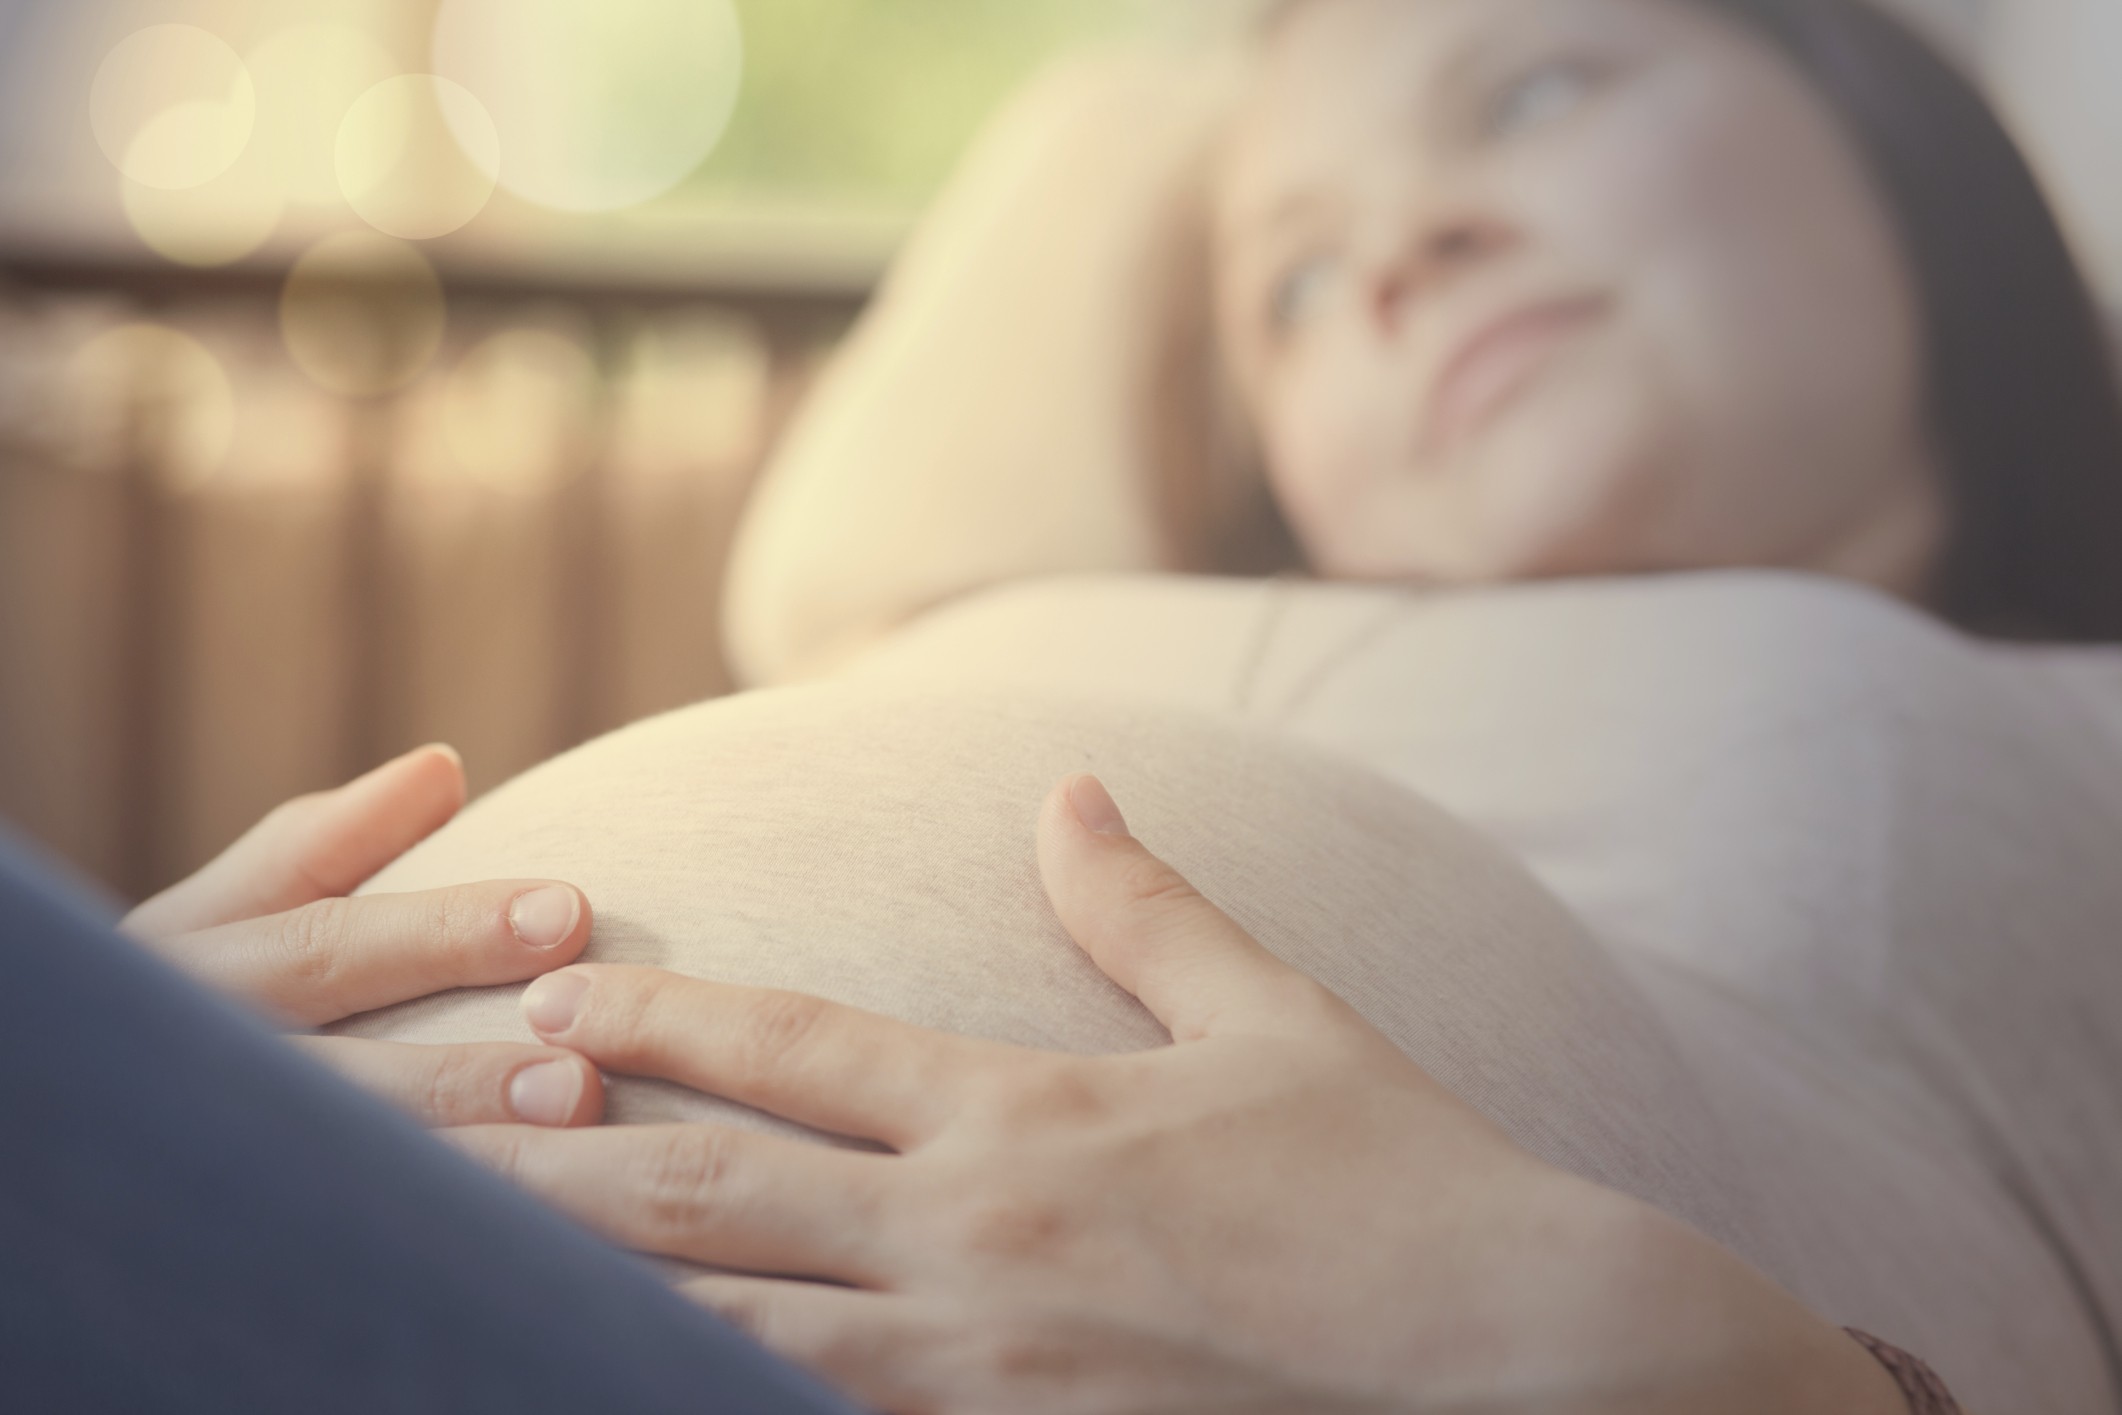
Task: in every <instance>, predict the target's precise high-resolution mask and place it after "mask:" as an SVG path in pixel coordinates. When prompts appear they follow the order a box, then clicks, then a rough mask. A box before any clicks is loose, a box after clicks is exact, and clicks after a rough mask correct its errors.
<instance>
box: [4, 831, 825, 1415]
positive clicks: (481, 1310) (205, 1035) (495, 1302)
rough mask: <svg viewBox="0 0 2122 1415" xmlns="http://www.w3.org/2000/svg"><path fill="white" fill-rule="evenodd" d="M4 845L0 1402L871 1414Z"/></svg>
mask: <svg viewBox="0 0 2122 1415" xmlns="http://www.w3.org/2000/svg"><path fill="white" fill-rule="evenodd" d="M43 873H44V872H42V871H40V870H39V869H38V868H37V867H36V866H35V865H33V864H32V863H30V862H29V861H28V859H27V858H26V857H25V855H24V854H23V853H21V852H20V851H11V850H10V849H9V848H8V846H7V842H6V841H5V840H4V839H0V997H4V999H5V1003H4V1007H0V1408H4V1409H6V1410H8V1411H10V1412H16V1413H17V1415H32V1412H40V1415H41V1412H45V1411H52V1412H65V1413H66V1415H96V1412H103V1411H112V1412H119V1411H123V1412H128V1415H141V1413H142V1412H162V1411H171V1412H175V1411H199V1412H212V1415H249V1412H260V1415H262V1413H263V1412H305V1415H308V1413H309V1412H316V1413H317V1415H325V1413H326V1412H337V1411H345V1412H348V1415H354V1413H355V1412H359V1415H383V1413H384V1412H398V1411H405V1412H416V1411H451V1412H481V1411H494V1412H507V1415H542V1413H543V1412H554V1413H555V1415H558V1412H569V1415H579V1412H599V1415H602V1412H632V1411H639V1412H663V1411H670V1412H677V1411H685V1412H690V1413H691V1415H699V1412H715V1415H721V1413H722V1412H727V1413H728V1415H751V1413H752V1412H758V1415H768V1413H769V1412H771V1415H810V1412H818V1413H819V1415H825V1412H832V1415H848V1412H851V1411H852V1409H853V1407H851V1406H849V1405H847V1404H845V1403H844V1402H843V1401H841V1400H840V1399H838V1398H837V1397H835V1396H833V1395H832V1394H830V1393H828V1392H827V1391H826V1390H825V1389H824V1388H822V1387H821V1386H819V1385H818V1384H817V1383H815V1382H814V1381H812V1380H811V1379H810V1378H809V1377H807V1376H806V1375H804V1374H803V1373H801V1372H798V1371H797V1370H795V1369H793V1368H792V1367H789V1366H787V1365H784V1364H782V1363H781V1362H779V1361H777V1360H775V1359H774V1358H773V1357H771V1356H769V1355H767V1354H766V1353H765V1352H763V1351H762V1350H760V1349H759V1348H757V1347H755V1346H754V1345H752V1344H751V1343H750V1342H749V1341H748V1340H747V1339H745V1338H744V1337H743V1336H741V1335H740V1334H738V1333H737V1332H735V1331H733V1330H731V1329H730V1328H728V1327H726V1326H723V1325H722V1324H720V1323H718V1322H716V1321H714V1320H713V1319H712V1318H711V1317H709V1316H708V1315H706V1314H705V1313H703V1312H701V1311H699V1310H697V1309H695V1308H694V1307H692V1306H690V1305H689V1304H687V1303H686V1302H684V1301H683V1300H682V1299H680V1298H679V1297H677V1296H676V1295H675V1294H673V1293H672V1292H670V1291H669V1290H668V1289H667V1288H666V1287H665V1286H664V1285H663V1283H662V1282H660V1281H659V1280H658V1278H657V1277H656V1276H655V1274H654V1273H652V1272H651V1271H650V1270H649V1269H648V1268H647V1267H646V1266H645V1265H644V1264H642V1263H640V1262H638V1261H636V1260H634V1259H632V1258H629V1257H627V1256H626V1255H624V1254H622V1253H619V1252H617V1251H615V1250H613V1249H612V1248H609V1247H607V1246H605V1245H604V1244H602V1243H601V1242H599V1241H598V1240H597V1239H595V1238H594V1237H592V1236H590V1235H589V1234H587V1233H585V1232H584V1231H582V1230H580V1229H578V1228H576V1227H574V1226H572V1225H571V1224H569V1223H568V1222H567V1221H566V1220H564V1219H562V1218H560V1217H559V1216H558V1215H556V1214H554V1213H552V1212H550V1211H548V1210H546V1209H545V1208H543V1207H542V1206H540V1205H539V1204H537V1203H536V1202H535V1201H533V1200H531V1199H530V1198H528V1197H527V1196H525V1195H522V1194H520V1193H518V1192H516V1191H514V1190H512V1189H510V1188H509V1187H508V1186H506V1185H505V1184H503V1183H501V1182H500V1181H498V1180H497V1179H495V1178H493V1177H492V1176H490V1175H488V1174H486V1173H484V1172H483V1171H481V1170H480V1169H478V1168H477V1167H476V1166H475V1165H473V1164H472V1163H470V1162H469V1161H467V1160H465V1159H463V1158H461V1157H460V1156H458V1155H457V1154H455V1153H454V1152H453V1151H451V1150H450V1149H448V1148H447V1147H446V1146H444V1145H442V1144H441V1143H439V1142H437V1141H435V1140H434V1139H432V1138H430V1137H428V1136H427V1135H424V1134H422V1133H421V1131H420V1130H419V1129H418V1128H417V1127H416V1126H415V1125H413V1124H412V1123H410V1122H409V1121H408V1120H406V1119H404V1118H402V1117H400V1116H399V1115H397V1114H396V1113H395V1112H393V1111H391V1110H389V1109H388V1108H387V1107H385V1106H383V1105H381V1104H380V1103H378V1102H375V1101H373V1100H371V1099H370V1098H368V1097H366V1096H364V1095H362V1094H360V1093H359V1092H357V1091H355V1090H353V1089H351V1088H349V1087H347V1086H346V1085H344V1084H342V1083H341V1082H340V1081H338V1080H337V1079H336V1078H334V1077H333V1076H331V1075H330V1074H328V1073H327V1072H325V1071H323V1070H321V1069H319V1068H318V1067H316V1066H314V1065H313V1064H311V1063H310V1062H309V1061H308V1059H307V1058H305V1057H303V1056H301V1055H300V1054H298V1053H297V1052H295V1051H293V1050H292V1049H291V1048H289V1047H287V1046H286V1045H285V1044H284V1043H282V1042H281V1041H280V1040H279V1039H278V1038H276V1037H274V1036H273V1035H272V1034H271V1033H270V1031H268V1030H267V1029H266V1028H264V1027H263V1026H261V1025H260V1024H258V1023H257V1022H255V1021H253V1020H251V1019H250V1018H249V1017H247V1016H245V1015H244V1014H242V1013H241V1012H240V1011H239V1010H238V1009H236V1008H235V1007H233V1006H231V1005H230V1004H228V1003H226V1002H223V1001H222V1000H220V999H218V998H215V997H213V996H210V995H208V994H207V993H205V992H203V991H201V990H200V989H198V988H196V987H194V986H193V985H191V984H190V983H189V982H188V981H187V980H186V979H184V978H183V977H181V976H180V975H178V974H176V973H174V972H172V971H171V970H170V969H168V968H167V967H165V966H164V965H163V964H162V963H160V962H159V961H158V960H156V959H154V958H152V957H151V956H149V955H148V954H146V953H144V952H143V951H141V950H140V949H138V948H136V947H134V946H132V945H131V944H129V943H127V942H126V941H124V940H123V939H121V938H119V937H118V936H117V935H116V934H114V933H113V932H112V931H111V929H110V928H109V927H108V926H107V925H106V924H105V923H104V922H103V921H102V920H101V919H100V918H99V917H98V915H97V912H96V910H95V909H94V908H93V907H92V906H91V905H90V904H89V903H88V902H86V901H85V900H82V899H77V898H74V897H72V896H71V895H70V894H69V893H68V892H67V891H66V890H64V889H63V888H61V887H60V886H58V885H56V884H53V883H51V882H50V880H49V879H47V878H42V877H40V876H41V875H42V874H43Z"/></svg>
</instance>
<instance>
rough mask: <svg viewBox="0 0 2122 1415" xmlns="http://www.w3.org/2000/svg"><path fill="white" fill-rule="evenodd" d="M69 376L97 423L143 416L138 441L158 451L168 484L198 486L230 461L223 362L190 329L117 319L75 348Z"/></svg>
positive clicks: (231, 402)
mask: <svg viewBox="0 0 2122 1415" xmlns="http://www.w3.org/2000/svg"><path fill="white" fill-rule="evenodd" d="M67 374H68V379H67V382H68V385H69V386H70V387H74V388H77V389H80V390H82V392H83V394H84V396H85V400H86V401H87V403H88V404H89V406H90V407H91V408H93V409H94V410H95V416H96V417H97V419H98V420H99V421H105V420H109V419H111V418H112V417H114V416H115V417H116V418H117V419H119V420H120V421H123V422H130V421H131V419H132V418H134V417H145V418H146V419H147V421H148V423H149V426H148V427H147V428H144V429H142V430H141V432H142V434H143V441H144V442H145V443H146V444H147V445H149V446H151V447H153V448H154V449H156V450H157V451H158V452H159V453H160V454H161V456H162V458H163V461H162V463H161V465H160V466H159V467H158V468H157V470H158V471H159V472H160V474H161V475H162V477H163V478H164V479H165V480H166V481H167V482H168V483H170V484H172V485H174V486H176V487H178V488H180V489H189V488H192V487H196V486H199V485H202V484H204V483H205V482H207V481H209V480H211V479H212V478H213V477H214V476H215V475H216V474H217V473H219V472H220V471H221V469H222V468H223V467H224V466H225V465H226V464H227V462H228V455H229V449H230V447H231V446H232V445H233V444H234V441H235V430H236V393H235V387H234V385H233V384H232V383H231V382H230V380H229V376H228V370H227V369H226V368H225V367H223V365H222V363H221V360H220V359H218V358H216V357H215V356H214V354H213V352H212V351H211V350H209V349H208V348H207V347H206V346H205V345H204V344H202V343H200V342H199V341H198V340H197V339H194V338H193V337H192V336H191V335H189V334H186V333H185V332H183V331H182V330H180V329H173V328H171V327H170V326H168V325H165V324H127V325H121V326H119V327H118V328H116V329H111V330H107V331H105V332H104V333H102V334H99V335H97V336H96V337H95V338H93V339H91V340H89V341H88V342H87V343H86V344H83V345H82V346H81V347H80V348H79V349H78V350H76V351H75V353H74V355H73V357H72V358H71V359H70V360H69V361H68V366H67Z"/></svg>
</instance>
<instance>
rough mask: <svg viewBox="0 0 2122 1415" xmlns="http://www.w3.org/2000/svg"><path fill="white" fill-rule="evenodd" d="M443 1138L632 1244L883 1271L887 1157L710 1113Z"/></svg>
mask: <svg viewBox="0 0 2122 1415" xmlns="http://www.w3.org/2000/svg"><path fill="white" fill-rule="evenodd" d="M449 1138H450V1140H451V1141H452V1142H454V1143H455V1144H456V1145H458V1146H459V1147H460V1148H462V1149H464V1150H466V1151H467V1152H469V1153H470V1154H471V1155H473V1156H474V1157H475V1158H477V1159H479V1160H480V1161H481V1162H482V1163H484V1164H486V1165H487V1166H488V1167H490V1168H492V1169H494V1170H496V1171H498V1172H499V1173H500V1174H501V1175H502V1176H503V1177H505V1178H507V1179H509V1180H511V1181H513V1182H514V1183H516V1184H518V1185H521V1186H522V1187H523V1188H525V1189H528V1190H530V1191H531V1192H532V1193H534V1194H537V1195H539V1196H540V1197H542V1198H543V1199H545V1200H546V1201H547V1202H548V1203H550V1204H552V1205H554V1206H555V1207H557V1208H559V1209H561V1210H563V1211H564V1212H567V1213H569V1214H572V1215H574V1216H575V1218H576V1219H577V1220H579V1221H580V1222H582V1223H584V1224H587V1225H588V1226H589V1227H591V1228H594V1229H596V1230H597V1231H598V1232H599V1233H602V1234H603V1235H604V1236H605V1237H607V1238H609V1239H610V1240H611V1241H612V1242H614V1243H618V1244H620V1245H621V1246H623V1247H627V1248H632V1249H634V1250H636V1251H638V1252H643V1253H654V1254H658V1255H661V1256H663V1257H667V1258H679V1259H683V1260H684V1261H686V1262H691V1263H699V1264H703V1265H706V1266H710V1267H718V1268H733V1269H739V1270H742V1271H747V1272H760V1273H777V1274H785V1275H789V1276H800V1277H815V1278H830V1279H832V1280H834V1281H838V1282H849V1283H856V1284H862V1285H871V1284H876V1283H880V1282H882V1281H883V1280H884V1274H883V1267H884V1264H883V1262H882V1261H881V1258H880V1254H881V1253H882V1251H884V1249H885V1247H886V1245H887V1244H889V1243H890V1242H891V1241H892V1235H891V1234H890V1233H889V1232H888V1231H887V1225H885V1224H883V1223H882V1222H880V1221H879V1218H878V1214H877V1209H878V1207H879V1205H878V1196H879V1194H880V1193H881V1191H882V1189H883V1187H884V1185H885V1184H886V1183H887V1182H888V1179H889V1174H888V1173H887V1171H885V1170H884V1169H883V1168H882V1166H883V1165H884V1164H885V1163H886V1158H885V1157H884V1156H881V1155H875V1154H869V1153H866V1152H859V1151H854V1150H843V1149H836V1148H834V1147H832V1146H829V1145H820V1144H814V1143H810V1142H806V1141H801V1140H783V1139H778V1138H776V1137H774V1136H769V1135H758V1134H753V1133H751V1132H748V1131H743V1130H735V1129H730V1128H727V1127H723V1126H716V1125H613V1126H601V1127H598V1128H595V1129H588V1130H536V1129H528V1128H525V1127H522V1126H485V1127H474V1128H471V1129H464V1130H454V1131H451V1132H450V1134H449Z"/></svg>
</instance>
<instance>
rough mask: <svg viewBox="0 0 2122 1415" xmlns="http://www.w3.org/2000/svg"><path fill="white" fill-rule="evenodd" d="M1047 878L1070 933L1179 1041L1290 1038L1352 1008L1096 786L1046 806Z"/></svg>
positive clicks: (1090, 781)
mask: <svg viewBox="0 0 2122 1415" xmlns="http://www.w3.org/2000/svg"><path fill="white" fill-rule="evenodd" d="M1039 870H1040V873H1041V875H1043V876H1044V878H1045V880H1046V892H1047V896H1048V898H1050V899H1052V901H1053V905H1054V911H1055V912H1056V913H1057V914H1059V915H1060V917H1061V922H1062V924H1063V925H1064V926H1065V927H1066V928H1067V929H1068V931H1069V934H1070V935H1071V936H1072V937H1073V938H1074V939H1075V940H1076V942H1077V943H1078V944H1080V945H1081V946H1082V947H1083V949H1084V951H1085V952H1087V953H1089V954H1090V956H1091V958H1092V960H1093V961H1095V962H1096V963H1097V965H1098V966H1099V967H1100V968H1102V969H1104V971H1105V973H1106V974H1107V976H1109V977H1111V978H1112V980H1113V981H1114V982H1116V983H1118V984H1120V986H1122V987H1124V988H1126V989H1127V990H1128V991H1129V992H1131V993H1133V994H1134V995H1135V996H1136V997H1137V998H1139V999H1141V1001H1142V1005H1143V1006H1145V1007H1147V1008H1148V1009H1149V1010H1150V1011H1151V1012H1153V1013H1155V1014H1156V1017H1157V1020H1158V1021H1160V1022H1162V1023H1163V1024H1164V1026H1165V1028H1166V1030H1168V1031H1169V1032H1170V1033H1171V1034H1172V1038H1173V1040H1175V1041H1180V1042H1187V1041H1196V1040H1199V1039H1200V1038H1202V1037H1205V1036H1209V1035H1211V1034H1214V1033H1217V1032H1226V1031H1247V1032H1262V1031H1267V1032H1285V1031H1288V1030H1290V1028H1291V1026H1292V1025H1293V1024H1294V1025H1304V1024H1306V1023H1308V1022H1313V1021H1316V1019H1317V1018H1318V1017H1319V1016H1320V1014H1321V1011H1322V1008H1327V1009H1332V1010H1334V1011H1336V1012H1338V1011H1340V1010H1341V1007H1340V1004H1339V1003H1338V1002H1337V1001H1336V1000H1334V998H1333V995H1332V994H1331V993H1329V992H1327V991H1326V990H1325V989H1324V988H1322V987H1320V986H1319V984H1317V983H1315V982H1313V981H1312V980H1311V979H1310V978H1307V977H1305V976H1304V975H1303V974H1301V973H1299V972H1297V971H1296V970H1295V969H1293V968H1291V967H1289V966H1288V965H1287V964H1285V963H1283V962H1282V961H1281V960H1280V959H1278V958H1276V957H1275V956H1274V955H1273V954H1272V953H1269V952H1268V951H1267V950H1266V949H1265V948H1263V947H1261V946H1260V944H1259V943H1258V942H1256V941H1255V940H1254V939H1253V937H1252V936H1251V935H1250V934H1248V933H1246V932H1245V930H1244V929H1241V928H1239V927H1238V925H1237V924H1235V923H1233V922H1232V921H1231V918H1230V916H1229V915H1227V914H1225V913H1224V912H1223V911H1222V910H1221V909H1218V908H1217V907H1216V906H1215V905H1213V904H1211V903H1209V902H1208V900H1207V899H1205V898H1203V897H1202V896H1201V894H1200V892H1199V891H1197V890H1196V889H1195V888H1194V887H1193V886H1192V885H1190V884H1188V883H1187V882H1186V880H1185V879H1184V878H1183V877H1182V876H1181V875H1180V874H1179V872H1178V871H1177V870H1175V869H1173V868H1172V867H1171V866H1170V865H1167V864H1165V863H1164V861H1162V860H1160V859H1158V858H1157V857H1156V856H1155V855H1152V854H1151V853H1150V852H1149V851H1148V850H1147V849H1146V848H1144V846H1143V845H1142V843H1141V842H1140V841H1138V840H1136V839H1134V837H1132V836H1131V835H1129V834H1128V831H1127V823H1126V821H1125V820H1123V819H1122V818H1121V815H1120V809H1119V807H1118V806H1116V805H1114V804H1113V798H1112V797H1111V796H1110V795H1109V794H1108V793H1107V792H1106V790H1105V787H1104V786H1103V785H1101V784H1100V783H1099V781H1098V779H1097V778H1096V777H1092V776H1072V777H1069V778H1068V779H1067V780H1065V781H1063V782H1061V783H1060V784H1059V785H1058V786H1056V787H1055V788H1054V789H1053V792H1052V793H1051V794H1050V795H1048V797H1047V798H1046V805H1045V808H1044V809H1043V810H1042V811H1041V812H1040V815H1039Z"/></svg>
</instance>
